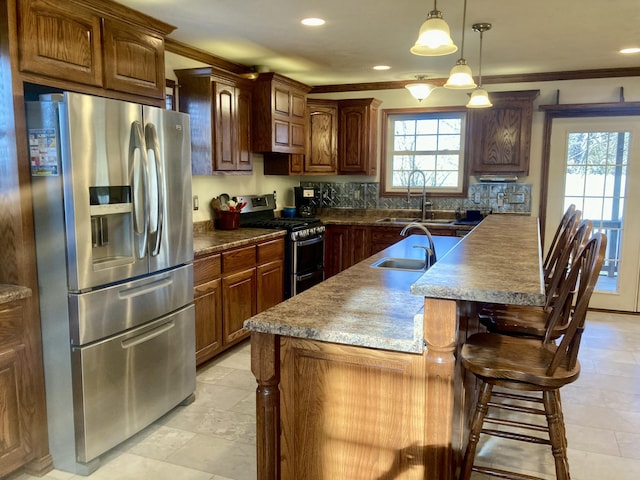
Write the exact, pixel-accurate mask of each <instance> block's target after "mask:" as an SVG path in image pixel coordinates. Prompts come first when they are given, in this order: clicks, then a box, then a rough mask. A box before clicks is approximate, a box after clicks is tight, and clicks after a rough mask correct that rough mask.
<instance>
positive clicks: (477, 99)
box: [467, 88, 493, 108]
mask: <svg viewBox="0 0 640 480" xmlns="http://www.w3.org/2000/svg"><path fill="white" fill-rule="evenodd" d="M488 107H493V103H491V100H489V94H488V93H487V91H486V90H485V89H484V88H476V89H475V90H474V91H473V92H471V97H470V98H469V103H467V108H488Z"/></svg>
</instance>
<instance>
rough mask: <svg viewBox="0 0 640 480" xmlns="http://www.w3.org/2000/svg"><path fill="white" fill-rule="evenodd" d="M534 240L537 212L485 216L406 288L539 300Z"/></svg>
mask: <svg viewBox="0 0 640 480" xmlns="http://www.w3.org/2000/svg"><path fill="white" fill-rule="evenodd" d="M534 239H535V240H534ZM539 239H540V235H539V228H538V219H537V218H536V217H526V216H512V215H489V216H488V217H487V218H485V219H484V220H483V221H482V223H480V224H479V225H478V226H477V227H476V228H475V229H474V230H473V232H471V233H470V234H469V235H467V236H466V237H465V238H464V241H462V242H460V244H459V245H458V247H457V248H456V249H455V250H453V251H452V252H451V253H450V255H447V256H446V257H444V258H442V259H440V260H439V261H438V262H437V263H436V264H435V265H434V266H433V267H432V268H431V269H430V270H429V271H428V272H426V273H425V274H424V276H422V277H421V278H420V279H419V280H418V281H417V282H416V283H414V284H413V285H412V286H411V293H413V294H414V295H420V296H425V297H432V298H447V299H454V300H470V301H477V302H495V303H505V304H521V305H544V301H545V295H544V287H543V280H542V270H541V268H540V265H542V261H541V250H540V240H539ZM536 240H537V241H536Z"/></svg>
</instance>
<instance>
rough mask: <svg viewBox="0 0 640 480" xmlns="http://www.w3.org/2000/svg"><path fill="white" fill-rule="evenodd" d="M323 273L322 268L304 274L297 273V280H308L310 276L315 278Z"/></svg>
mask: <svg viewBox="0 0 640 480" xmlns="http://www.w3.org/2000/svg"><path fill="white" fill-rule="evenodd" d="M321 274H322V270H316V271H315V272H311V273H305V274H304V275H296V280H297V281H298V282H304V281H305V280H308V279H309V278H313V277H316V276H318V275H321Z"/></svg>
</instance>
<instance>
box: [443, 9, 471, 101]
mask: <svg viewBox="0 0 640 480" xmlns="http://www.w3.org/2000/svg"><path fill="white" fill-rule="evenodd" d="M466 22H467V0H464V10H463V11H462V43H461V44H460V58H459V59H458V61H457V62H456V64H455V65H454V66H453V68H452V69H451V72H449V79H448V80H447V83H445V84H444V87H445V88H451V89H456V90H469V89H471V88H476V82H474V81H473V75H472V73H471V67H469V65H467V61H466V60H465V59H464V28H465V24H466Z"/></svg>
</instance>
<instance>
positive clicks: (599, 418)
mask: <svg viewBox="0 0 640 480" xmlns="http://www.w3.org/2000/svg"><path fill="white" fill-rule="evenodd" d="M588 319H589V323H588V326H587V329H586V331H585V335H584V337H583V343H582V348H581V351H580V358H581V363H582V374H581V376H580V378H579V379H578V380H577V381H576V382H575V383H574V384H572V385H569V386H566V387H565V388H563V390H562V394H563V408H564V416H565V423H566V426H567V436H568V442H569V462H570V466H571V474H572V479H573V480H602V479H609V478H612V479H613V478H615V479H616V480H632V479H633V480H635V479H638V478H640V316H632V315H620V314H608V313H602V312H590V313H589V317H588ZM249 364H250V346H249V343H248V342H245V343H243V344H241V345H240V346H239V347H237V348H235V349H234V350H232V351H231V352H228V353H226V354H224V355H222V356H221V357H220V358H217V359H215V360H214V361H212V362H211V363H209V364H207V365H206V366H205V367H204V368H201V369H200V370H198V375H197V391H196V401H195V402H194V403H193V404H191V405H189V406H187V407H177V408H176V409H175V410H174V411H172V412H170V413H169V414H167V415H166V416H164V417H163V418H161V419H160V420H158V421H157V422H156V423H155V424H153V425H151V426H150V427H148V428H147V429H145V430H144V431H142V432H140V433H139V434H138V435H136V436H135V437H133V438H132V439H130V440H128V441H127V442H125V443H124V444H122V445H120V446H119V447H117V448H115V449H114V450H113V451H112V452H110V453H109V454H108V455H107V456H106V458H105V459H104V461H103V465H102V467H101V468H100V469H98V470H97V471H96V472H95V473H93V474H92V475H90V476H89V477H79V476H75V475H72V474H69V473H65V472H61V471H57V470H54V471H52V472H50V473H48V474H47V475H46V476H45V477H44V478H45V479H47V480H79V479H81V478H88V479H90V480H130V479H131V480H133V479H136V480H145V479H153V480H176V479H179V480H254V479H255V478H256V474H255V461H256V460H255V458H256V456H255V423H254V411H255V401H254V396H255V380H254V378H253V376H252V374H251V372H250V370H249V368H250V367H249ZM502 442H506V441H502ZM509 443H511V444H513V443H516V446H515V447H514V446H505V445H503V443H501V441H495V440H493V439H492V440H490V441H488V442H483V444H482V445H481V446H480V447H479V450H478V458H479V459H480V460H483V461H485V462H494V463H495V464H496V465H500V464H502V465H507V466H511V467H513V466H514V465H515V466H517V468H518V469H523V471H524V470H526V471H528V472H530V473H535V474H537V475H540V474H541V475H542V476H544V478H550V479H551V478H555V476H554V471H553V461H552V459H551V455H550V454H549V453H548V447H542V446H541V447H540V448H537V446H535V445H531V444H522V445H520V444H519V442H509ZM481 478H484V477H483V476H480V475H477V474H474V476H473V477H472V479H474V480H479V479H481ZM15 480H35V477H31V476H29V475H25V474H20V475H17V476H15ZM297 480H304V479H297ZM330 480H348V479H330Z"/></svg>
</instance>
